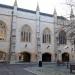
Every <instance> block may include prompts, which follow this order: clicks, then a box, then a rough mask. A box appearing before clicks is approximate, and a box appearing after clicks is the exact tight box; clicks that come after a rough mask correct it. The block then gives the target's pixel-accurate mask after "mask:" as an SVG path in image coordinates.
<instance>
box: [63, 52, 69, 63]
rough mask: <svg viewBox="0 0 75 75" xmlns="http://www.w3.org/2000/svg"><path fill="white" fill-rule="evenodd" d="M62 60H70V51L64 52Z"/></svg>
mask: <svg viewBox="0 0 75 75" xmlns="http://www.w3.org/2000/svg"><path fill="white" fill-rule="evenodd" d="M62 61H63V62H69V53H63V54H62Z"/></svg>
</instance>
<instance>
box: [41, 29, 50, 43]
mask: <svg viewBox="0 0 75 75" xmlns="http://www.w3.org/2000/svg"><path fill="white" fill-rule="evenodd" d="M42 41H43V43H51V35H50V30H49V29H48V28H46V29H44V31H43V36H42Z"/></svg>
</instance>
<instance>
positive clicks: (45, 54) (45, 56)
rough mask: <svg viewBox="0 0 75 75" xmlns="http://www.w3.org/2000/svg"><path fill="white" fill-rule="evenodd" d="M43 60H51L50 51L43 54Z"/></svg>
mask: <svg viewBox="0 0 75 75" xmlns="http://www.w3.org/2000/svg"><path fill="white" fill-rule="evenodd" d="M42 61H43V62H51V54H50V53H44V54H42Z"/></svg>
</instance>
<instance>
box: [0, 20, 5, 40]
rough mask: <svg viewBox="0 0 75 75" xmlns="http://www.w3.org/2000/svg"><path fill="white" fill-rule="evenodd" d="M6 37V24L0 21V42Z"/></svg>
mask: <svg viewBox="0 0 75 75" xmlns="http://www.w3.org/2000/svg"><path fill="white" fill-rule="evenodd" d="M5 36H6V24H5V23H4V22H3V21H0V40H5Z"/></svg>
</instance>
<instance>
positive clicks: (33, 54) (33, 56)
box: [31, 53, 37, 62]
mask: <svg viewBox="0 0 75 75" xmlns="http://www.w3.org/2000/svg"><path fill="white" fill-rule="evenodd" d="M36 59H37V55H36V53H32V54H31V62H36V61H37V60H36Z"/></svg>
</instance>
